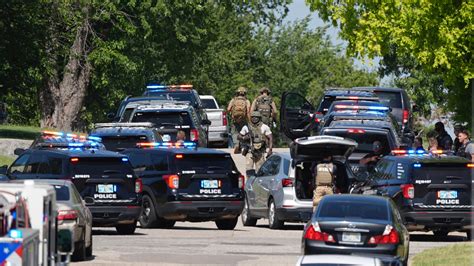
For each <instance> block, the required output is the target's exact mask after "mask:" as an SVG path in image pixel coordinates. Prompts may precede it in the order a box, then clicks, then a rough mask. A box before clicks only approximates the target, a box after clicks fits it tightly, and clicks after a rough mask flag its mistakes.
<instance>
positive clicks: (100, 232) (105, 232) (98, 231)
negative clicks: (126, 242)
mask: <svg viewBox="0 0 474 266" xmlns="http://www.w3.org/2000/svg"><path fill="white" fill-rule="evenodd" d="M92 234H93V235H95V236H97V235H100V236H128V235H121V234H119V233H117V231H115V230H107V229H92ZM144 235H146V234H143V233H137V232H135V233H134V234H133V235H132V236H144Z"/></svg>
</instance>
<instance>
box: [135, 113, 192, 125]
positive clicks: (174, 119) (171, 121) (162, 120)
mask: <svg viewBox="0 0 474 266" xmlns="http://www.w3.org/2000/svg"><path fill="white" fill-rule="evenodd" d="M132 122H151V123H154V124H155V126H156V127H167V128H175V126H182V125H192V122H191V118H190V117H189V114H188V112H137V113H135V115H134V116H133V118H132Z"/></svg>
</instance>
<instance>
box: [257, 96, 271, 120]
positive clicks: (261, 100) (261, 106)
mask: <svg viewBox="0 0 474 266" xmlns="http://www.w3.org/2000/svg"><path fill="white" fill-rule="evenodd" d="M256 103H257V104H256V108H257V111H259V112H260V114H262V122H263V123H264V124H266V125H268V126H271V122H272V121H271V117H272V103H273V99H272V97H271V96H268V95H260V96H258V97H257V100H256Z"/></svg>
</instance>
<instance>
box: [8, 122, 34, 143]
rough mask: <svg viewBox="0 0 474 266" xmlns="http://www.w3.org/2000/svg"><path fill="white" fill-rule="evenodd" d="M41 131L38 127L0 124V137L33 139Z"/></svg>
mask: <svg viewBox="0 0 474 266" xmlns="http://www.w3.org/2000/svg"><path fill="white" fill-rule="evenodd" d="M40 131H41V128H39V127H32V126H15V125H0V138H9V139H31V140H32V139H35V138H36V137H37V136H38V135H39V133H40Z"/></svg>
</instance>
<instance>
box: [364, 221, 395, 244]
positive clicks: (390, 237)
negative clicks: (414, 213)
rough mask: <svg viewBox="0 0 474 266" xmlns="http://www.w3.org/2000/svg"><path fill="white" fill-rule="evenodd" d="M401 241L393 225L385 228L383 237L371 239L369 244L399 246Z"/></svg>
mask: <svg viewBox="0 0 474 266" xmlns="http://www.w3.org/2000/svg"><path fill="white" fill-rule="evenodd" d="M399 241H400V239H399V237H398V232H397V230H395V228H393V227H392V226H391V225H387V226H386V227H385V231H384V232H383V234H382V235H378V236H372V237H371V238H369V244H398V242H399Z"/></svg>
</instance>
